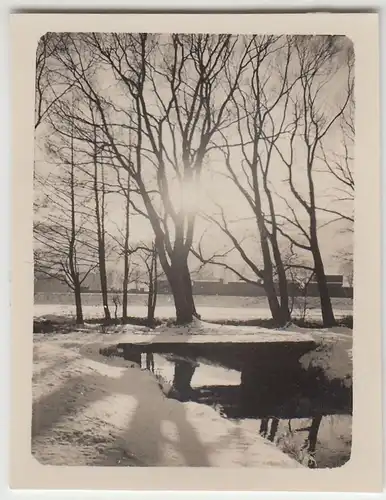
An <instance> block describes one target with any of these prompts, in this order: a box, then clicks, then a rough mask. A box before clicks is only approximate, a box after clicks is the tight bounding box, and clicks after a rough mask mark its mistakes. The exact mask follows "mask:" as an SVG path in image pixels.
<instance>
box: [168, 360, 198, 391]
mask: <svg viewBox="0 0 386 500" xmlns="http://www.w3.org/2000/svg"><path fill="white" fill-rule="evenodd" d="M195 371H196V365H195V364H193V363H191V362H189V361H183V360H181V361H176V363H175V367H174V379H173V390H174V391H176V393H177V396H179V398H181V399H188V398H189V396H190V393H191V391H192V388H191V385H190V383H191V381H192V378H193V375H194V372H195Z"/></svg>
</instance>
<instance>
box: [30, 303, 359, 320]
mask: <svg viewBox="0 0 386 500" xmlns="http://www.w3.org/2000/svg"><path fill="white" fill-rule="evenodd" d="M110 312H111V314H112V316H114V308H113V307H112V308H111V310H110ZM198 312H199V314H200V315H201V317H202V319H204V320H206V321H221V320H241V321H243V320H244V321H246V320H253V319H269V318H270V317H271V313H270V310H269V309H268V308H262V307H251V306H249V307H220V306H200V307H199V308H198ZM118 314H119V313H118ZM127 314H128V316H135V317H139V318H145V317H146V315H147V308H146V306H145V305H129V306H128V311H127ZM334 314H335V316H336V318H341V317H344V316H347V315H348V314H352V311H351V310H347V309H334ZM34 315H35V317H36V318H38V317H42V316H48V315H53V316H66V317H75V306H74V305H72V304H35V306H34ZM83 315H84V318H85V319H88V318H89V319H90V318H102V317H103V315H104V314H103V307H102V306H101V305H94V306H90V305H84V306H83ZM174 316H175V309H174V307H173V305H162V306H157V308H156V317H158V318H160V319H166V318H172V317H174ZM295 316H296V312H295ZM307 317H308V318H309V319H315V320H321V319H322V315H321V311H320V310H319V309H312V310H310V311H309V312H308V314H307Z"/></svg>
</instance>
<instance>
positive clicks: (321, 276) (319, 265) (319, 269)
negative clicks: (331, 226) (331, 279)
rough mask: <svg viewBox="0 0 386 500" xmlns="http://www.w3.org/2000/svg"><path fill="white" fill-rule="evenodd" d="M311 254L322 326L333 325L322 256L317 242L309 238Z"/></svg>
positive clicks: (332, 314) (333, 319)
mask: <svg viewBox="0 0 386 500" xmlns="http://www.w3.org/2000/svg"><path fill="white" fill-rule="evenodd" d="M311 248H312V256H313V258H314V272H315V278H316V281H317V283H318V288H319V296H320V307H321V309H322V318H323V326H325V327H326V328H328V327H331V326H335V325H336V321H335V317H334V311H333V309H332V304H331V299H330V292H329V290H328V286H327V278H326V273H325V271H324V265H323V260H322V256H321V254H320V250H319V244H318V241H317V239H316V241H315V239H314V238H313V239H312V240H311Z"/></svg>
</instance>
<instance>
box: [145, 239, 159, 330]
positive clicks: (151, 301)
mask: <svg viewBox="0 0 386 500" xmlns="http://www.w3.org/2000/svg"><path fill="white" fill-rule="evenodd" d="M156 303H157V253H156V249H155V246H153V253H152V256H151V263H150V267H149V292H148V298H147V322H148V324H149V325H153V324H154V313H155V306H156Z"/></svg>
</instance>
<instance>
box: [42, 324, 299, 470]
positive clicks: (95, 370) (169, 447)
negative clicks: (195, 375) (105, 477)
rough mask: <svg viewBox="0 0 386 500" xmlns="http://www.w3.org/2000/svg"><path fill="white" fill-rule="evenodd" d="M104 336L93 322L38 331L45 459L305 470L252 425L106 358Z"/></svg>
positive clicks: (118, 360)
mask: <svg viewBox="0 0 386 500" xmlns="http://www.w3.org/2000/svg"><path fill="white" fill-rule="evenodd" d="M133 331H137V327H133ZM117 336H118V335H117ZM107 337H109V339H110V341H111V340H112V338H113V337H115V335H112V336H110V335H108V336H107ZM103 338H106V335H103V334H101V333H99V332H98V331H97V328H95V327H91V326H90V327H87V326H86V327H85V328H84V329H81V330H79V331H76V332H73V333H68V334H66V335H63V334H35V335H34V370H33V381H32V382H33V426H32V452H33V454H34V456H35V457H36V458H37V459H38V460H39V461H40V462H41V463H44V464H52V465H131V466H135V465H147V466H155V465H158V466H178V465H185V466H221V467H233V466H259V467H264V466H267V467H290V468H292V467H300V464H298V463H297V462H296V461H294V460H293V459H292V458H290V457H289V456H288V455H285V454H283V453H282V452H281V451H280V450H279V449H278V448H277V447H275V445H273V444H272V443H270V442H268V441H266V440H264V439H262V438H261V437H259V436H258V434H257V429H256V426H255V425H251V424H250V422H248V421H241V422H240V423H235V422H233V421H230V420H227V419H225V418H223V417H221V416H220V415H219V414H218V413H217V412H216V411H215V410H214V409H212V408H210V407H208V406H205V405H201V404H197V403H192V402H188V403H180V402H178V401H175V400H172V399H167V398H165V396H164V395H163V393H162V391H161V390H160V387H159V385H158V382H157V380H156V378H155V377H154V376H153V375H152V374H150V373H149V372H147V371H143V370H140V369H139V368H138V367H136V366H133V365H131V364H130V363H129V362H128V361H125V360H123V359H122V358H106V357H103V356H101V355H100V354H99V348H100V346H101V345H103V344H104V343H103V342H102V339H103ZM216 370H217V372H216ZM215 372H216V373H215ZM229 373H230V375H229V378H231V379H232V377H235V376H234V373H233V374H232V372H229ZM213 377H214V378H215V379H216V377H217V380H218V378H219V377H220V378H221V375H220V373H219V372H218V369H215V368H214V371H213ZM233 380H234V382H236V379H235V378H233Z"/></svg>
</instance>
